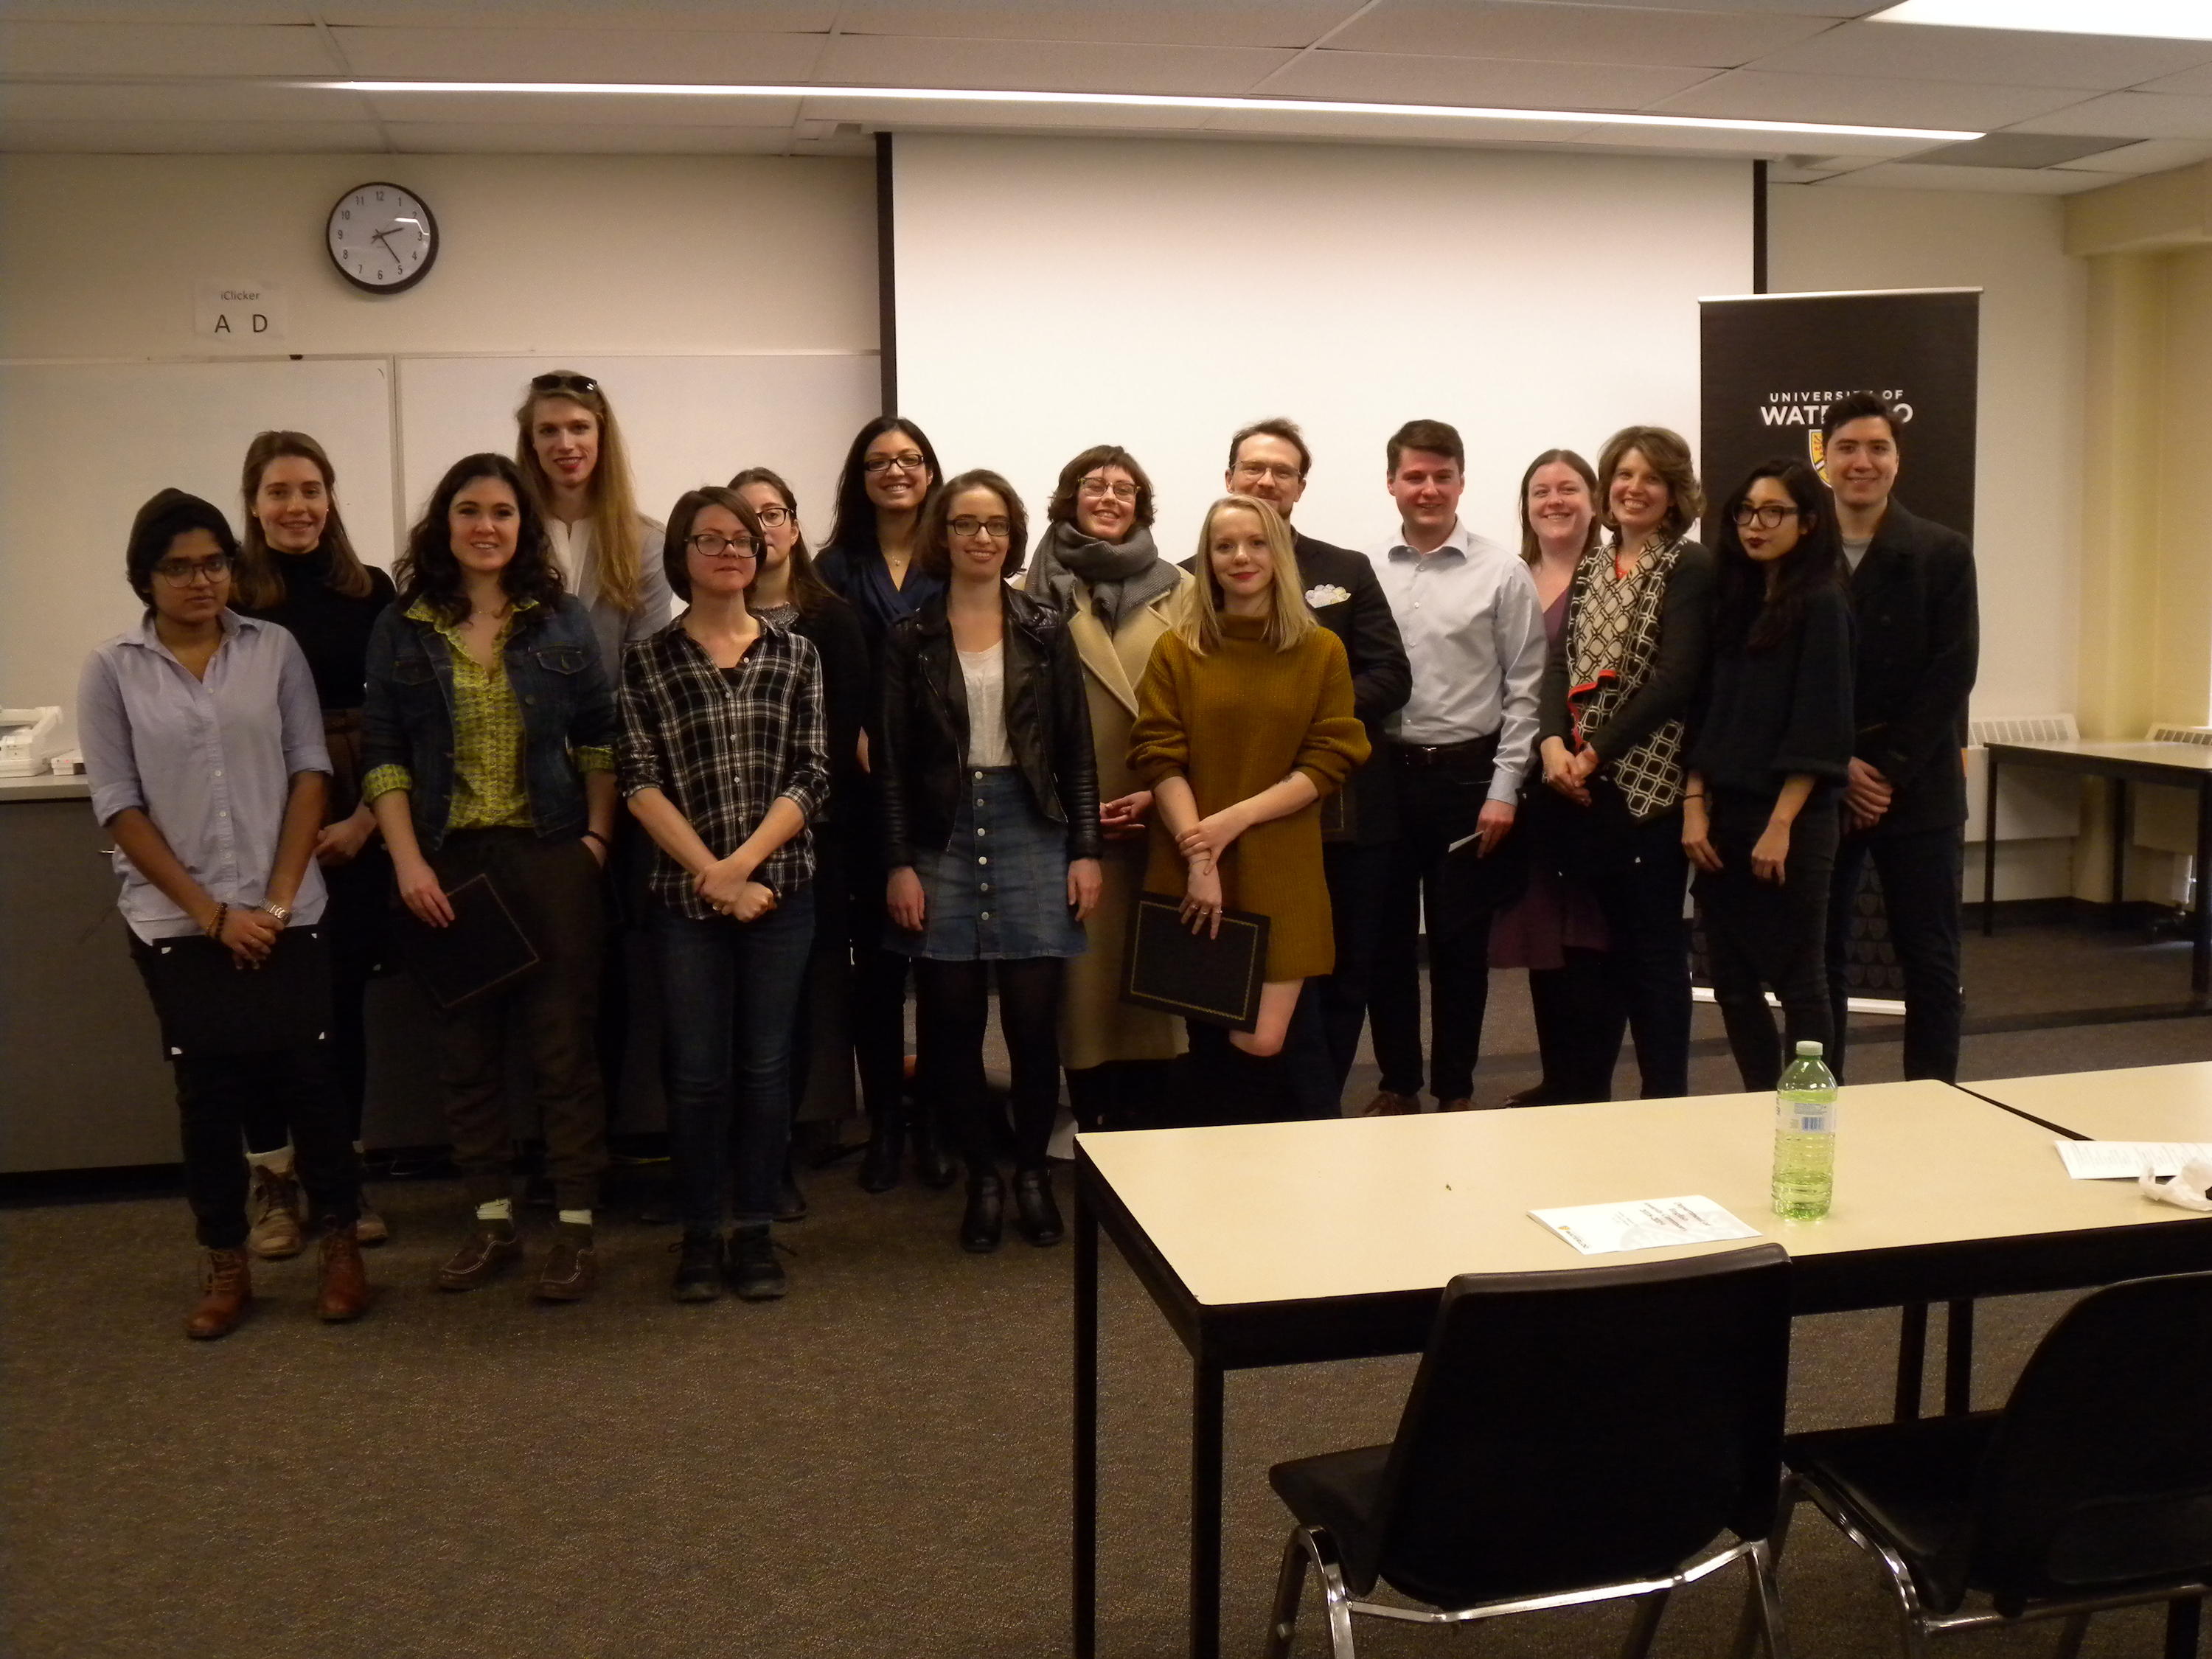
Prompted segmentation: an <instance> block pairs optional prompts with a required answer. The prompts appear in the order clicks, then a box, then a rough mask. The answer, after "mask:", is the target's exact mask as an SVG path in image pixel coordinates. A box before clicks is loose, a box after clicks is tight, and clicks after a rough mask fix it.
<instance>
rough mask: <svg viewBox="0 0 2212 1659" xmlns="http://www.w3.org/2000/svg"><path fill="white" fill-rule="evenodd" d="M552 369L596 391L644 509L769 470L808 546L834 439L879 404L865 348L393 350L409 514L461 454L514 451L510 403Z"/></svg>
mask: <svg viewBox="0 0 2212 1659" xmlns="http://www.w3.org/2000/svg"><path fill="white" fill-rule="evenodd" d="M553 368H572V369H576V370H579V371H580V372H581V373H583V374H589V375H591V376H592V378H593V379H595V380H598V381H599V384H600V385H601V386H604V387H605V389H606V394H607V399H608V402H609V403H610V404H611V405H612V406H613V409H614V412H615V418H616V419H617V421H619V422H621V423H622V431H623V441H624V442H625V444H626V445H627V446H628V447H629V463H630V471H631V474H632V476H633V477H634V479H635V483H636V487H637V502H638V508H639V510H640V511H641V512H642V513H646V514H647V516H648V517H651V518H654V519H665V518H666V517H667V516H668V509H669V508H670V507H671V506H673V505H674V504H675V501H676V498H677V497H678V496H679V495H682V494H683V493H684V491H685V490H687V489H697V488H698V487H699V486H700V485H701V484H709V483H714V484H720V483H728V482H729V481H730V479H731V477H732V476H733V475H735V474H736V473H738V471H742V470H743V469H744V468H745V467H749V466H766V467H772V468H774V469H775V471H778V472H780V473H781V474H782V475H783V477H785V478H786V479H787V480H788V481H789V483H790V484H791V487H792V489H793V490H795V491H796V492H797V493H798V495H799V511H800V521H801V522H802V523H803V524H804V525H805V527H806V530H807V532H808V543H809V545H811V546H815V547H818V546H820V545H821V544H822V543H823V540H824V539H825V538H827V537H828V536H829V520H830V514H831V508H832V506H833V500H834V495H835V492H836V484H837V467H838V464H839V463H840V462H842V460H843V459H845V447H846V446H847V445H848V444H849V443H851V442H852V441H853V435H854V433H855V432H857V431H859V430H860V427H861V425H862V424H863V423H864V422H866V421H867V420H868V419H869V418H870V417H871V416H873V415H874V414H875V413H876V412H877V411H878V409H879V408H880V407H881V405H882V399H883V394H882V385H881V379H880V374H881V371H880V369H879V368H878V359H877V358H876V356H874V354H872V353H869V354H866V355H861V354H857V353H854V354H838V355H826V354H825V355H823V356H742V357H738V356H732V357H612V356H592V355H590V354H588V353H586V354H575V353H571V354H569V355H567V356H561V357H416V358H403V359H402V360H401V361H400V363H399V430H400V434H401V439H400V487H401V495H402V499H403V500H404V502H405V503H406V506H405V511H406V513H408V514H409V515H410V517H411V516H412V515H413V514H415V513H418V512H420V511H421V509H422V505H423V503H424V502H425V501H428V499H429V495H430V491H431V490H432V489H433V488H435V486H436V484H437V482H438V480H439V478H440V477H441V476H443V474H444V472H445V471H446V469H447V467H449V466H451V465H453V463H454V462H455V461H458V460H459V459H461V457H462V456H464V455H472V454H475V453H477V452H478V451H479V450H486V449H489V450H496V451H498V452H499V453H501V454H507V455H511V454H513V453H514V411H515V410H516V409H517V408H518V407H519V406H520V404H521V402H522V397H523V393H524V392H525V391H526V389H527V388H528V386H529V385H530V378H531V376H532V375H533V374H543V373H544V372H545V371H546V370H548V369H553Z"/></svg>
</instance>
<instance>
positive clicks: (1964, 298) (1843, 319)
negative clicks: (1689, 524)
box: [1699, 289, 1982, 544]
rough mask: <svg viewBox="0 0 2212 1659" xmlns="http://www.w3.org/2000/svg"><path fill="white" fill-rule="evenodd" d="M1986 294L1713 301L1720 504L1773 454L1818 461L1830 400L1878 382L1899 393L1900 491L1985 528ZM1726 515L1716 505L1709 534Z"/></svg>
mask: <svg viewBox="0 0 2212 1659" xmlns="http://www.w3.org/2000/svg"><path fill="white" fill-rule="evenodd" d="M1981 301H1982V295H1981V290H1980V289H1903V290H1899V291H1895V292H1888V293H1871V294H1772V295H1758V296H1756V297H1753V298H1748V299H1741V300H1706V301H1702V302H1701V304H1702V311H1703V323H1702V328H1703V335H1704V350H1703V354H1702V358H1703V363H1704V398H1703V402H1702V411H1703V420H1704V429H1703V433H1702V435H1701V436H1702V441H1701V442H1700V444H1699V471H1700V472H1701V473H1702V475H1703V477H1704V480H1705V495H1706V499H1707V501H1708V502H1709V503H1710V507H1711V512H1713V513H1717V512H1718V511H1719V510H1720V506H1721V503H1722V502H1723V501H1724V500H1726V499H1727V497H1728V495H1729V492H1730V491H1731V490H1733V489H1735V486H1736V485H1737V484H1738V483H1741V481H1742V478H1743V476H1744V474H1746V473H1747V472H1748V471H1751V469H1752V468H1753V467H1754V466H1757V465H1759V463H1760V462H1761V461H1765V460H1770V459H1772V458H1774V457H1775V456H1778V455H1792V456H1802V457H1804V458H1805V459H1807V460H1808V461H1810V462H1812V464H1813V465H1814V466H1815V467H1818V466H1819V465H1820V462H1821V459H1822V458H1821V453H1820V416H1822V415H1823V414H1824V413H1826V410H1827V407H1828V405H1829V404H1831V403H1832V402H1833V401H1834V400H1835V399H1836V398H1840V397H1842V396H1843V395H1844V393H1846V392H1875V393H1876V394H1878V395H1879V396H1881V398H1883V399H1885V400H1886V401H1887V402H1888V403H1890V404H1894V405H1896V407H1897V441H1898V449H1899V453H1900V457H1901V465H1900V467H1899V476H1898V483H1897V495H1898V499H1899V500H1900V501H1905V502H1906V503H1907V504H1908V505H1909V506H1911V508H1912V510H1913V511H1914V512H1915V513H1918V514H1920V516H1921V517H1923V518H1925V519H1933V520H1936V523H1938V524H1945V525H1949V526H1951V527H1952V528H1953V529H1954V530H1956V531H1958V532H1960V533H1961V534H1963V535H1966V536H1972V534H1973V533H1974V425H1975V421H1974V416H1975V375H1976V371H1977V368H1978V359H1979V356H1980V346H1981ZM1718 528H1719V526H1718V525H1717V523H1716V522H1715V521H1714V520H1713V519H1711V517H1710V516H1709V517H1708V518H1707V520H1706V522H1705V529H1704V535H1705V541H1706V543H1707V544H1711V542H1712V541H1713V539H1714V537H1715V535H1716V533H1717V531H1718Z"/></svg>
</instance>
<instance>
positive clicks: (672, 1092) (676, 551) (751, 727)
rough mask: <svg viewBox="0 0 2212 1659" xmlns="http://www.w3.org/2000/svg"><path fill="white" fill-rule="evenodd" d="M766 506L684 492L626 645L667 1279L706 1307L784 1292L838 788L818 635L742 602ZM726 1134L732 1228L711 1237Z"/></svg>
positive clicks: (755, 563)
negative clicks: (662, 1152)
mask: <svg viewBox="0 0 2212 1659" xmlns="http://www.w3.org/2000/svg"><path fill="white" fill-rule="evenodd" d="M763 540H764V537H763V531H762V528H761V521H760V517H759V515H758V514H757V513H755V512H754V511H753V509H752V508H751V507H749V506H747V505H746V504H745V501H744V499H743V498H742V497H740V496H739V495H737V494H736V493H735V492H734V491H732V490H728V489H720V488H713V489H695V490H692V491H691V492H690V494H688V495H685V496H684V498H683V499H682V500H680V501H678V502H677V503H676V506H675V508H674V510H672V511H671V513H669V515H668V534H667V538H666V540H665V543H664V544H663V546H662V550H661V561H662V565H663V568H665V571H666V573H667V575H668V584H669V586H671V588H673V589H674V590H675V592H676V593H677V595H678V597H679V598H681V599H684V601H685V602H686V604H687V605H688V607H689V608H688V609H686V610H685V611H684V613H683V615H681V616H680V617H678V618H677V619H676V620H675V621H674V622H672V623H670V624H669V625H668V626H667V627H665V628H664V629H661V630H660V631H659V633H657V634H655V635H653V637H652V638H651V639H648V640H646V641H642V642H641V643H640V644H638V645H636V646H635V647H632V648H631V650H630V652H629V654H628V655H627V656H626V657H625V658H624V659H623V679H622V694H621V698H620V702H621V707H622V725H623V746H622V788H623V794H624V796H625V797H626V798H627V799H629V810H630V812H631V814H632V816H634V817H635V818H636V819H637V821H638V822H639V823H641V824H642V825H644V827H645V829H646V831H647V834H649V835H650V836H652V837H653V845H654V848H655V849H656V850H655V853H654V856H653V869H652V873H651V874H650V875H649V876H648V877H647V887H648V890H650V892H651V893H652V896H653V900H654V901H655V902H654V903H653V908H651V909H650V910H649V911H648V912H647V917H646V931H647V934H648V935H649V937H650V938H651V939H652V942H653V956H654V958H655V961H656V962H657V963H658V964H659V970H660V981H661V1030H662V1034H663V1035H662V1065H663V1082H664V1086H665V1091H666V1093H667V1097H668V1137H669V1147H670V1151H671V1153H672V1155H673V1157H674V1159H675V1164H676V1178H677V1188H678V1204H679V1206H680V1208H681V1210H682V1212H683V1218H684V1241H683V1243H682V1245H681V1246H680V1250H679V1256H678V1262H677V1267H676V1279H675V1283H674V1285H673V1286H672V1290H673V1293H674V1295H675V1297H676V1299H677V1300H678V1301H679V1302H708V1301H712V1300H713V1299H714V1297H717V1296H719V1295H720V1293H721V1285H722V1279H723V1278H724V1276H725V1275H727V1276H728V1278H729V1279H730V1281H731V1284H732V1287H733V1288H734V1289H735V1290H736V1291H737V1293H738V1295H739V1296H740V1297H744V1298H745V1299H746V1300H747V1301H750V1302H757V1301H766V1300H769V1299H771V1298H774V1297H780V1296H781V1295H782V1294H783V1293H784V1291H785V1289H786V1285H785V1281H784V1274H783V1269H782V1267H781V1266H779V1265H778V1264H777V1261H776V1259H775V1245H774V1243H772V1242H771V1241H770V1239H769V1223H770V1222H771V1221H773V1220H774V1219H775V1208H776V1197H777V1191H776V1189H777V1187H778V1184H779V1182H781V1177H782V1175H783V1170H784V1158H785V1155H786V1152H787V1149H788V1146H789V1144H790V1137H791V1045H792V1030H793V1021H794V1019H795V1018H796V1017H797V1014H798V1012H799V993H800V991H801V990H802V988H803V987H805V982H806V962H807V956H808V952H809V951H810V950H811V948H812V945H813V941H814V890H813V879H814V846H813V837H812V836H811V833H810V831H809V830H808V828H807V825H808V823H810V822H811V820H812V819H813V818H814V817H815V816H816V815H817V813H818V812H819V811H820V810H821V808H822V805H823V799H824V798H825V796H826V794H827V793H828V790H829V754H828V743H827V738H826V737H825V735H824V730H823V704H822V666H821V662H820V659H818V658H817V656H816V655H815V651H814V647H813V646H812V644H811V643H810V642H809V641H806V640H805V639H804V638H802V637H801V636H800V635H798V634H796V633H794V632H793V631H792V630H790V629H788V628H781V627H777V626H775V625H774V624H772V623H763V622H762V620H761V619H760V618H759V617H756V616H755V615H753V614H752V611H751V610H750V607H749V606H748V605H747V604H746V594H747V592H748V591H749V590H750V588H751V586H752V585H753V581H754V579H755V578H756V577H757V575H758V574H759V572H760V554H761V548H762V545H763ZM732 1140H734V1142H735V1149H734V1150H735V1153H736V1166H735V1183H734V1185H735V1191H734V1202H733V1203H732V1204H730V1205H729V1206H727V1208H728V1209H729V1210H730V1211H732V1212H733V1218H734V1221H735V1224H736V1225H735V1228H734V1231H732V1233H731V1235H730V1238H729V1243H728V1246H727V1249H725V1248H724V1245H723V1243H722V1239H721V1237H720V1233H721V1226H722V1219H723V1216H724V1214H725V1212H726V1205H725V1194H724V1188H725V1184H726V1181H727V1179H728V1175H727V1172H728V1171H729V1170H731V1167H732V1163H731V1155H732Z"/></svg>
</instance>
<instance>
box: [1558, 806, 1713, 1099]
mask: <svg viewBox="0 0 2212 1659" xmlns="http://www.w3.org/2000/svg"><path fill="white" fill-rule="evenodd" d="M1565 824H1566V828H1565V830H1564V831H1563V833H1565V835H1567V836H1568V837H1569V839H1570V843H1571V844H1570V846H1569V848H1568V857H1567V860H1566V862H1567V864H1568V866H1569V868H1570V871H1571V873H1572V874H1573V876H1574V877H1575V878H1577V879H1578V880H1580V881H1582V882H1583V883H1585V884H1587V885H1588V887H1589V890H1590V892H1591V894H1592V895H1593V896H1595V898H1596V900H1597V903H1598V908H1599V909H1600V910H1601V912H1603V914H1604V915H1605V927H1606V933H1607V937H1608V939H1609V941H1610V943H1609V945H1608V946H1607V951H1606V953H1605V967H1604V975H1605V983H1606V985H1607V987H1608V993H1609V994H1608V997H1607V999H1606V1000H1604V1001H1602V1002H1594V1003H1593V1004H1592V1005H1591V1006H1589V1007H1586V1008H1584V1009H1582V1010H1581V1011H1579V1012H1577V1013H1576V1014H1575V1016H1574V1017H1573V1018H1572V1020H1571V1024H1572V1025H1573V1026H1574V1027H1575V1028H1576V1029H1577V1031H1578V1032H1580V1033H1581V1034H1583V1035H1582V1036H1580V1037H1579V1039H1578V1044H1577V1046H1583V1045H1595V1046H1597V1047H1599V1048H1602V1047H1603V1045H1604V1044H1605V1043H1606V1042H1607V1041H1608V1040H1611V1041H1612V1042H1613V1048H1612V1049H1611V1050H1610V1051H1609V1052H1607V1054H1605V1056H1604V1060H1603V1066H1604V1071H1605V1074H1606V1075H1607V1077H1608V1078H1610V1076H1611V1073H1612V1062H1613V1054H1617V1053H1618V1052H1619V1048H1618V1040H1617V1038H1610V1037H1609V1034H1611V1033H1613V1032H1617V1031H1618V1030H1619V1029H1620V1027H1619V1024H1618V1018H1619V1016H1618V1014H1617V1012H1615V1010H1616V1009H1626V1011H1627V1014H1628V1026H1629V1030H1630V1031H1631V1033H1632V1035H1633V1036H1634V1037H1635V1041H1636V1065H1637V1070H1638V1073H1640V1074H1641V1079H1642V1088H1641V1092H1642V1094H1643V1097H1644V1099H1646V1100H1668V1099H1674V1098H1676V1097H1680V1096H1682V1095H1686V1094H1688V1093H1689V1092H1690V936H1689V929H1688V928H1687V927H1686V926H1685V925H1684V923H1683V921H1682V896H1683V890H1684V888H1685V886H1686V884H1687V882H1688V878H1689V868H1690V865H1689V860H1688V859H1687V858H1686V857H1685V856H1684V854H1683V852H1682V811H1681V808H1680V806H1677V807H1675V808H1674V809H1673V810H1672V811H1665V812H1660V813H1657V814H1656V815H1655V816H1653V817H1650V818H1646V819H1644V820H1642V821H1640V822H1639V821H1638V820H1637V819H1635V818H1632V817H1630V816H1629V812H1628V805H1627V803H1626V801H1625V800H1624V799H1622V797H1621V794H1620V791H1619V790H1617V789H1615V788H1614V787H1613V785H1612V784H1611V783H1610V782H1608V781H1606V780H1605V779H1603V778H1598V779H1594V780H1592V781H1591V783H1590V805H1589V806H1588V807H1587V808H1584V809H1581V810H1578V811H1576V812H1575V813H1574V815H1573V816H1572V817H1571V818H1567V819H1565ZM1591 1063H1592V1066H1593V1068H1594V1069H1595V1067H1596V1066H1597V1065H1598V1063H1599V1060H1598V1056H1597V1055H1596V1054H1592V1057H1591Z"/></svg>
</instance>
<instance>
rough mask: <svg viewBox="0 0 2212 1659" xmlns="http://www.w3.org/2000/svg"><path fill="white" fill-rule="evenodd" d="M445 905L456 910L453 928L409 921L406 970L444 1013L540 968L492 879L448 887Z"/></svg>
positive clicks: (479, 877)
mask: <svg viewBox="0 0 2212 1659" xmlns="http://www.w3.org/2000/svg"><path fill="white" fill-rule="evenodd" d="M446 902H447V903H448V904H450V905H452V906H453V921H452V923H451V924H450V925H449V926H447V927H428V926H427V925H425V924H424V923H422V922H420V921H412V918H410V921H411V922H412V925H411V926H410V927H409V928H408V930H407V931H408V934H409V938H408V941H407V966H408V967H409V968H410V969H412V970H413V972H414V975H415V977H416V979H417V980H419V981H422V988H423V990H424V991H426V992H427V993H428V994H429V998H430V1000H431V1001H433V1002H435V1003H436V1004H437V1005H438V1006H440V1007H441V1008H443V1009H445V1010H447V1012H452V1011H453V1009H455V1008H459V1007H460V1006H463V1005H464V1004H465V1003H470V1002H473V1001H475V1000H476V999H477V998H478V997H480V996H483V995H484V994H486V993H488V992H491V991H495V990H497V989H498V988H499V987H501V986H502V985H506V984H508V983H510V982H511V981H514V980H518V979H520V978H521V977H522V975H525V974H526V973H528V972H530V970H531V969H533V968H535V967H537V966H538V951H537V949H536V947H535V946H533V945H532V944H531V943H530V936H529V935H528V934H527V933H524V932H523V931H522V927H521V924H520V923H519V922H517V921H515V919H514V913H513V911H512V910H510V909H508V908H507V901H506V900H505V899H503V898H501V896H499V889H498V888H496V887H495V886H493V885H492V884H491V878H490V877H489V876H487V875H474V876H471V877H470V878H468V879H467V880H466V881H465V882H462V883H460V884H459V885H457V886H454V887H452V888H448V889H447V892H446Z"/></svg>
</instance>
